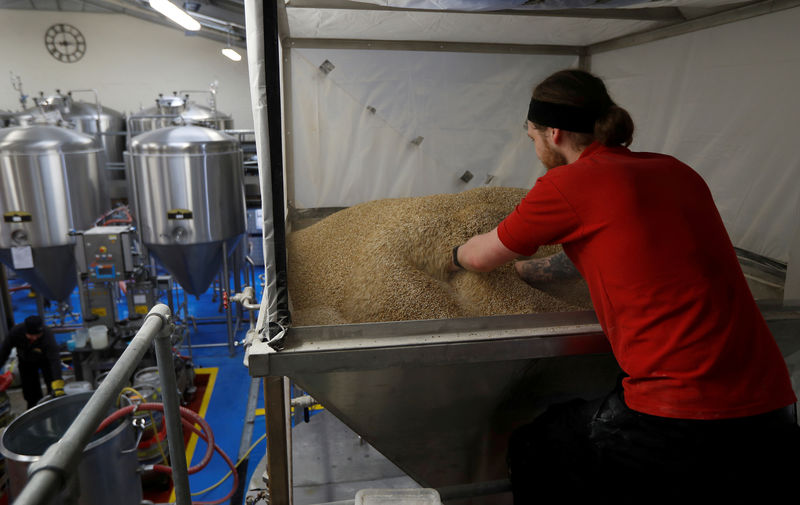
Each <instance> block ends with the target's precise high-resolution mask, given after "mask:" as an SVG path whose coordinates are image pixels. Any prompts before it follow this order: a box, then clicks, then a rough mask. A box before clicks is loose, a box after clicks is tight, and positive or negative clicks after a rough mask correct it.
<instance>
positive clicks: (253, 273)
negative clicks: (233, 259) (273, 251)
mask: <svg viewBox="0 0 800 505" xmlns="http://www.w3.org/2000/svg"><path fill="white" fill-rule="evenodd" d="M244 260H245V261H246V262H247V263H248V264H249V265H250V285H251V286H253V289H255V288H256V262H255V261H254V260H253V258H251V257H250V256H245V257H244Z"/></svg>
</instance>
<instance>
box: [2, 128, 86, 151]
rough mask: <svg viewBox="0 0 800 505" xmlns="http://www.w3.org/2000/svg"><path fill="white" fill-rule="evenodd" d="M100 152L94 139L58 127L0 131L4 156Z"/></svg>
mask: <svg viewBox="0 0 800 505" xmlns="http://www.w3.org/2000/svg"><path fill="white" fill-rule="evenodd" d="M100 150H102V147H100V146H98V145H97V143H96V140H95V138H94V137H91V136H89V135H86V134H83V133H80V132H77V131H74V130H68V129H67V128H60V127H58V126H49V125H35V126H14V127H11V128H4V129H2V130H0V152H2V153H6V154H36V153H41V152H52V151H57V152H61V153H65V154H70V153H85V152H94V151H100Z"/></svg>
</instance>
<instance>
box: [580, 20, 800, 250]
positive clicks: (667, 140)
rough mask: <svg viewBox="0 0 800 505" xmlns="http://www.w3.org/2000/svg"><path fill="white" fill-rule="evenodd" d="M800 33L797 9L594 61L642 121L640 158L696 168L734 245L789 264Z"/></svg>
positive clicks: (798, 157) (796, 187) (794, 214)
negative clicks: (665, 157)
mask: <svg viewBox="0 0 800 505" xmlns="http://www.w3.org/2000/svg"><path fill="white" fill-rule="evenodd" d="M798 26H800V9H792V10H788V11H784V12H781V13H777V14H771V15H766V16H761V17H758V18H753V19H749V20H746V21H742V22H738V23H732V24H729V25H724V26H720V27H716V28H711V29H708V30H703V31H700V32H695V33H692V34H689V35H684V36H681V37H674V38H670V39H666V40H662V41H659V42H654V43H650V44H646V45H642V46H637V47H632V48H628V49H623V50H619V51H611V52H608V53H603V54H599V55H596V56H594V57H593V58H592V69H593V71H595V72H596V73H598V74H599V75H601V76H603V77H604V78H606V79H607V83H608V86H609V89H610V90H611V92H612V93H613V95H614V96H615V97H616V98H617V100H618V101H619V102H620V104H621V105H623V106H625V107H626V108H627V109H628V110H629V111H630V112H631V114H632V115H633V118H634V121H635V122H636V125H637V128H638V130H637V132H636V135H635V141H634V145H633V148H635V149H637V150H648V151H657V152H665V153H669V154H672V155H674V156H676V157H678V158H679V159H681V160H683V161H684V162H686V163H688V164H689V165H691V166H693V167H694V168H695V169H696V170H697V171H698V172H700V173H701V174H702V175H703V177H704V178H705V179H706V181H707V182H708V184H709V186H710V187H711V190H712V193H713V194H714V199H715V201H716V203H717V207H719V209H720V213H721V214H722V217H723V220H724V221H725V224H726V226H727V228H728V233H729V234H730V235H731V239H732V240H733V243H734V244H735V245H737V246H739V247H742V248H744V249H747V250H749V251H753V252H756V253H759V254H761V255H764V256H767V257H771V258H775V259H778V260H782V261H786V260H788V257H789V249H790V241H791V236H792V234H793V233H794V228H795V224H796V222H797V219H798V199H799V198H800V184H797V179H798V175H800V150H799V149H798V148H797V118H798V117H800V100H798V99H797V90H798V89H800V46H799V45H798V38H797V37H798V36H797V27H798Z"/></svg>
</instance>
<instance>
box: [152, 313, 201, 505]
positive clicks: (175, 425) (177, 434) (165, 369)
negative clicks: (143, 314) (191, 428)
mask: <svg viewBox="0 0 800 505" xmlns="http://www.w3.org/2000/svg"><path fill="white" fill-rule="evenodd" d="M168 330H171V329H170V328H168ZM171 335H172V332H171V331H161V332H160V333H159V334H158V335H157V336H156V342H155V347H156V362H157V364H158V376H159V378H160V379H161V395H162V399H163V403H164V418H165V419H166V421H165V422H166V424H167V443H168V445H169V460H170V466H171V467H172V482H173V484H174V486H175V500H176V503H177V505H191V504H192V495H191V492H190V490H189V470H188V468H187V466H186V448H185V447H184V445H183V426H182V425H181V414H180V408H179V407H180V401H179V400H178V382H177V380H176V379H175V367H174V365H173V362H172V342H171V338H170V337H171Z"/></svg>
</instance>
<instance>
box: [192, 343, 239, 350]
mask: <svg viewBox="0 0 800 505" xmlns="http://www.w3.org/2000/svg"><path fill="white" fill-rule="evenodd" d="M186 347H187V346H185V345H183V346H181V348H186ZM192 347H193V348H196V349H203V348H205V347H228V344H227V343H225V344H194V345H193V346H192Z"/></svg>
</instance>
